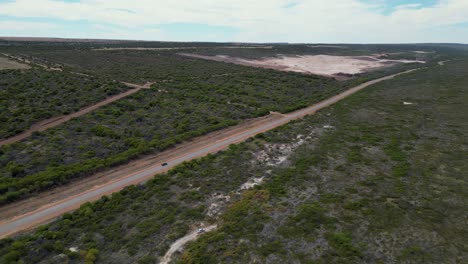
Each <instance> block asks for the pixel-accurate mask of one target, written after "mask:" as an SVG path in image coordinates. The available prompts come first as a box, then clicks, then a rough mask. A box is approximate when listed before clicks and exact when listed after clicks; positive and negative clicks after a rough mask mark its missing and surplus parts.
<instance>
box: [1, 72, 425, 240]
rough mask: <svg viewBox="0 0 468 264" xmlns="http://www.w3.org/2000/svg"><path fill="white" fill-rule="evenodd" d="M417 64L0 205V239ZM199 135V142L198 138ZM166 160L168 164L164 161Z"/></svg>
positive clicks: (299, 115)
mask: <svg viewBox="0 0 468 264" xmlns="http://www.w3.org/2000/svg"><path fill="white" fill-rule="evenodd" d="M415 70H417V69H412V70H409V71H405V72H400V73H397V74H393V75H389V76H386V77H382V78H379V79H375V80H372V81H368V82H366V83H363V84H361V85H358V86H356V87H353V88H351V89H349V90H346V91H344V92H342V93H340V94H337V95H335V96H333V97H331V98H328V99H326V100H324V101H322V102H320V103H317V104H315V105H312V106H310V107H307V108H304V109H301V110H298V111H295V112H292V113H288V114H283V115H278V114H275V113H272V114H270V115H269V116H266V117H263V118H259V119H254V120H250V121H247V122H245V123H242V124H240V125H238V126H236V127H231V128H228V129H224V130H220V131H216V132H214V133H210V134H208V135H205V136H202V137H199V138H197V139H194V140H192V141H190V142H186V143H182V144H181V145H179V146H178V147H176V148H173V149H169V150H167V151H164V152H162V153H160V154H158V155H155V156H151V157H146V158H143V159H141V160H137V161H134V162H131V163H129V164H126V165H123V166H120V167H118V168H114V169H111V170H109V171H107V172H104V173H98V174H96V175H93V176H90V177H87V178H85V179H82V180H80V181H78V182H75V183H72V184H69V185H67V186H63V187H60V188H57V189H56V190H53V191H51V192H49V193H42V194H40V195H38V196H36V197H34V198H31V199H29V200H23V201H19V202H15V203H13V204H10V205H7V206H4V207H2V208H0V238H3V237H7V236H9V235H12V234H15V233H18V232H21V231H24V230H28V229H31V228H33V227H36V226H38V225H40V224H43V223H47V222H50V221H52V220H54V219H55V218H57V217H59V216H60V215H62V214H63V213H65V212H69V211H73V210H75V209H77V208H79V206H80V205H81V204H83V203H85V202H87V201H95V200H97V199H99V198H100V197H102V196H104V195H108V194H111V193H113V192H116V191H119V190H121V189H123V188H125V187H126V186H129V185H133V184H137V183H141V182H145V181H147V180H149V179H151V178H153V177H154V175H156V174H158V173H163V172H166V171H168V170H169V169H171V168H173V167H174V166H176V165H178V164H181V163H182V162H184V161H190V160H192V159H196V158H200V157H203V156H205V155H207V154H209V153H216V152H218V151H220V150H223V149H226V148H227V147H229V145H231V144H236V143H239V142H242V141H244V140H246V139H248V138H250V137H253V136H255V135H257V134H260V133H263V132H266V131H269V130H271V129H274V128H276V127H278V126H281V125H284V124H286V123H288V122H289V121H291V120H295V119H299V118H302V117H304V116H306V115H310V114H314V113H315V112H316V111H318V110H320V109H323V108H325V107H327V106H329V105H332V104H334V103H336V102H338V101H340V100H342V99H344V98H346V97H348V96H350V95H352V94H354V93H356V92H358V91H360V90H362V89H364V88H366V87H368V86H370V85H373V84H376V83H379V82H382V81H385V80H388V79H391V78H394V77H395V76H398V75H401V74H406V73H409V72H412V71H415ZM198 139H200V141H198ZM162 163H167V165H166V166H162V165H161V164H162Z"/></svg>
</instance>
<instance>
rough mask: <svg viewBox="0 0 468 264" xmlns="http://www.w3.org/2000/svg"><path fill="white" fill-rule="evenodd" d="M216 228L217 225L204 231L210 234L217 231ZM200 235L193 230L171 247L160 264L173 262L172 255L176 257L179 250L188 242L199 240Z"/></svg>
mask: <svg viewBox="0 0 468 264" xmlns="http://www.w3.org/2000/svg"><path fill="white" fill-rule="evenodd" d="M216 227H217V226H216V225H211V226H207V227H205V228H203V229H204V230H205V232H210V231H213V230H214V229H216ZM200 235H201V234H199V233H198V232H197V230H193V231H192V232H191V233H189V234H188V235H186V236H184V237H182V238H180V239H178V240H177V241H176V242H174V243H173V244H172V245H171V247H170V248H169V250H168V251H167V252H166V254H165V255H164V257H162V258H161V262H160V264H168V263H169V262H170V261H171V258H172V255H174V253H176V252H177V251H178V250H180V249H181V248H183V247H184V246H185V244H187V243H188V242H190V241H193V240H196V239H197V238H198V236H200Z"/></svg>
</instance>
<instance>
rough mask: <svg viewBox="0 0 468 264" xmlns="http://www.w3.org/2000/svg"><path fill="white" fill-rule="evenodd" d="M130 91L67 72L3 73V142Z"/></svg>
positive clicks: (0, 103)
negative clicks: (56, 117) (47, 122)
mask: <svg viewBox="0 0 468 264" xmlns="http://www.w3.org/2000/svg"><path fill="white" fill-rule="evenodd" d="M127 89H128V88H127V87H125V86H124V85H122V84H118V83H114V82H109V81H104V80H102V79H100V78H96V77H91V76H80V75H76V74H72V73H68V72H57V71H46V70H43V69H39V68H33V69H29V70H2V71H0V139H1V138H7V137H10V136H13V135H15V134H18V133H20V132H22V131H24V130H26V129H28V128H29V127H30V126H31V125H32V124H34V123H35V122H38V121H40V120H44V119H47V118H50V117H54V116H59V115H64V114H69V113H72V112H76V111H77V110H79V109H80V108H82V107H85V106H88V105H92V104H93V103H96V102H98V101H101V100H103V99H104V98H106V97H109V96H111V95H114V94H117V93H120V92H123V91H125V90H127Z"/></svg>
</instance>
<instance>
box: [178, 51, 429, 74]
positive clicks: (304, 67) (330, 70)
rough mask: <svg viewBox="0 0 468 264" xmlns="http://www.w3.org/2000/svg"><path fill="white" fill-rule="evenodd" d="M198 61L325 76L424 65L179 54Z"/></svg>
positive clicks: (336, 58) (315, 57)
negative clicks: (397, 65)
mask: <svg viewBox="0 0 468 264" xmlns="http://www.w3.org/2000/svg"><path fill="white" fill-rule="evenodd" d="M179 55H182V56H188V57H193V58H199V59H206V60H213V61H220V62H229V63H234V64H241V65H244V66H253V67H260V68H268V69H275V70H280V71H292V72H300V73H310V74H316V75H323V76H329V77H337V76H338V75H340V74H350V75H353V74H359V73H364V72H367V71H370V70H373V69H377V68H381V67H388V66H391V65H394V64H397V63H425V62H423V61H415V60H387V59H379V58H377V56H359V57H354V56H332V55H305V56H294V57H293V56H281V57H278V58H264V59H260V60H248V59H242V58H236V57H229V56H224V55H217V56H204V55H197V54H188V53H179Z"/></svg>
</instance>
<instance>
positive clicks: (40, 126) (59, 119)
mask: <svg viewBox="0 0 468 264" xmlns="http://www.w3.org/2000/svg"><path fill="white" fill-rule="evenodd" d="M122 84H125V85H127V86H129V87H132V88H134V89H131V90H127V91H125V92H122V93H120V94H117V95H113V96H111V97H108V98H106V99H104V100H103V101H101V102H98V103H96V104H94V105H90V106H87V107H85V108H82V109H81V110H79V111H78V112H75V113H71V114H68V115H62V116H55V117H51V118H49V119H45V120H42V121H40V122H38V123H36V124H34V125H32V126H31V127H30V128H29V129H28V130H26V131H23V132H21V133H19V134H17V135H15V136H13V137H9V138H6V139H2V140H0V146H2V145H7V144H12V143H16V142H18V141H21V140H23V139H26V138H28V137H30V136H31V135H32V134H33V133H34V132H41V131H44V130H47V129H49V128H52V127H56V126H58V125H60V124H63V123H65V122H67V121H69V120H71V119H72V118H76V117H79V116H82V115H85V114H87V113H90V112H92V111H94V110H96V109H98V108H99V107H102V106H105V105H108V104H110V103H112V102H115V101H117V100H120V99H122V98H124V97H127V96H130V95H132V94H134V93H136V92H138V91H140V90H141V89H148V88H150V87H151V84H152V83H149V82H148V83H146V84H144V85H138V84H133V83H126V82H122Z"/></svg>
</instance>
